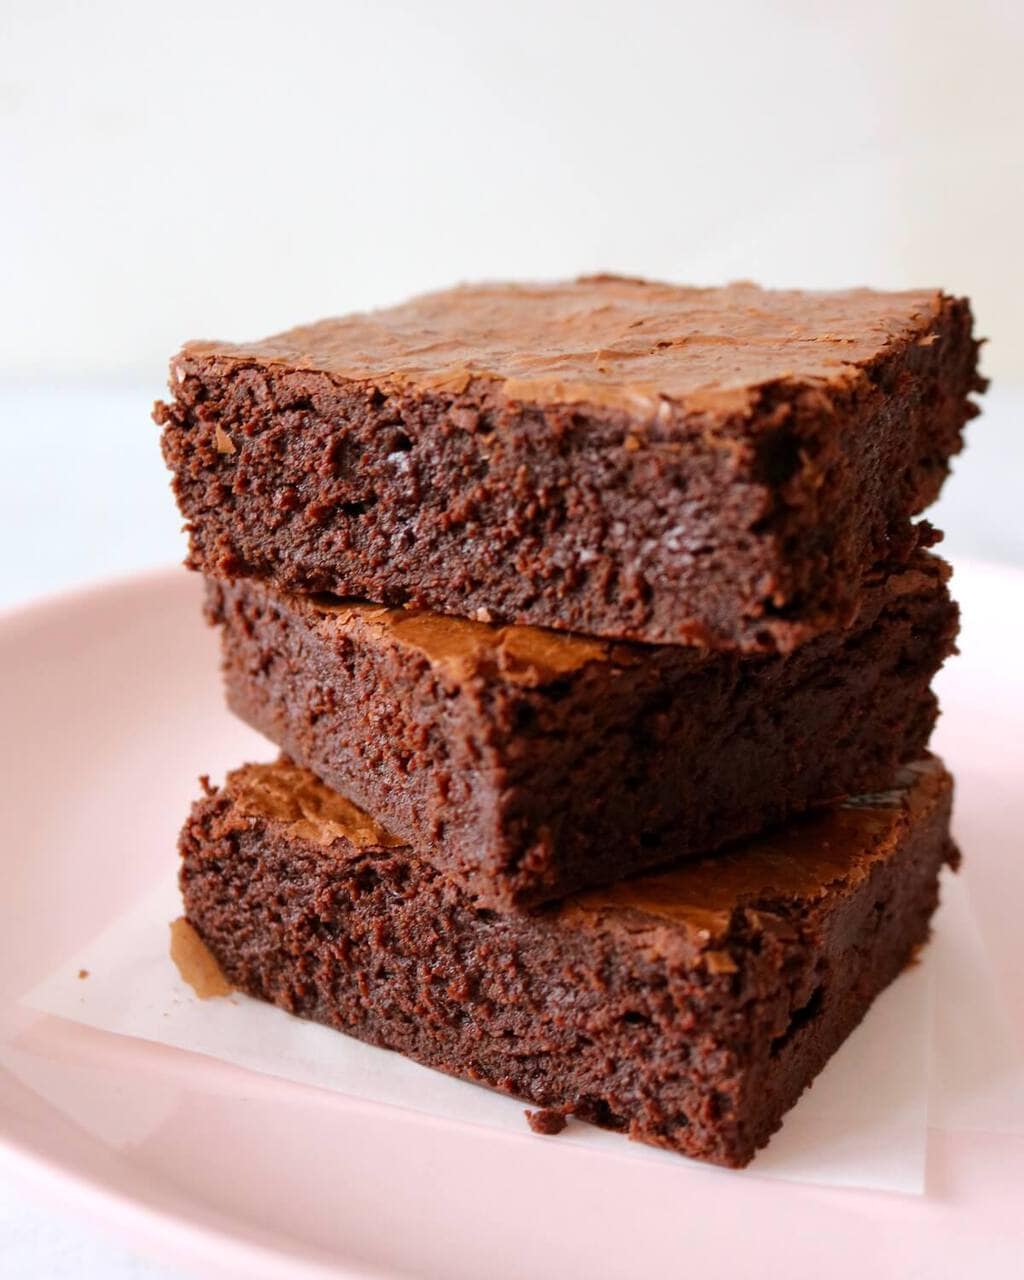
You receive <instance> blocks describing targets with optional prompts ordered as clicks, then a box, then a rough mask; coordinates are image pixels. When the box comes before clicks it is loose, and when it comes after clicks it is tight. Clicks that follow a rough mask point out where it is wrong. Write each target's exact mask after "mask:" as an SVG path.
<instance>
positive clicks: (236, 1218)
mask: <svg viewBox="0 0 1024 1280" xmlns="http://www.w3.org/2000/svg"><path fill="white" fill-rule="evenodd" d="M956 587H957V592H958V594H959V596H960V598H961V600H962V601H963V604H964V608H965V615H966V618H967V624H966V626H965V633H964V639H963V643H962V648H963V651H964V654H963V657H961V658H960V659H959V660H957V661H956V662H955V663H953V664H951V665H950V667H949V669H948V670H947V671H946V672H944V673H943V676H942V678H941V680H942V694H943V699H944V705H945V709H946V711H945V716H944V718H943V721H942V725H941V728H940V731H939V734H938V736H937V743H936V745H937V749H938V750H939V751H941V752H942V753H943V754H944V755H945V756H946V758H947V760H948V761H949V762H950V763H951V765H952V766H953V768H954V770H955V772H956V773H957V776H958V782H959V791H958V837H959V840H960V842H961V844H962V845H963V847H964V849H965V851H966V852H967V854H968V867H967V871H966V873H965V874H966V876H967V881H968V885H969V889H970V894H971V898H972V901H973V904H974V908H975V912H976V914H977V916H978V919H979V921H980V923H981V925H982V929H983V932H984V935H985V937H986V940H987V941H988V943H989V946H990V951H991V958H992V962H993V971H994V974H995V975H996V980H997V981H998V982H999V984H1000V986H1001V987H1002V989H1003V990H1004V992H1005V993H1006V997H1007V999H1008V1001H1009V1003H1010V1008H1011V1013H1012V1017H1013V1018H1014V1020H1015V1022H1016V1025H1017V1026H1018V1027H1020V1026H1022V1025H1024V985H1022V984H1021V983H1020V981H1019V977H1020V972H1021V956H1022V952H1021V943H1020V930H1019V927H1018V925H1017V919H1018V918H1019V912H1020V907H1019V904H1020V903H1021V902H1022V901H1024V895H1022V889H1024V849H1022V848H1021V847H1020V837H1019V831H1020V828H1021V821H1020V819H1021V807H1020V788H1021V782H1022V776H1021V775H1022V770H1021V764H1022V746H1021V744H1022V743H1024V664H1022V663H1021V660H1020V655H1019V637H1020V635H1021V634H1022V633H1024V574H1022V573H1021V572H1019V571H1015V570H1010V569H998V568H995V567H992V566H985V565H978V564H973V565H965V566H963V568H962V570H961V572H960V573H959V574H958V576H957V579H956ZM198 598H199V585H198V583H197V582H196V581H195V580H194V579H191V578H189V577H188V576H187V575H186V574H184V573H182V572H180V571H173V572H172V571H167V572H162V573H158V574H153V575H150V576H147V577H143V578H138V579H134V580H130V581H126V582H121V583H115V584H112V585H108V586H102V587H98V588H95V589H93V590H90V591H86V592H81V593H77V594H73V595H68V596H63V597H60V598H59V599H56V600H53V601H51V602H46V603H43V604H40V605H37V606H35V607H33V608H31V609H27V610H24V611H21V612H17V613H13V614H10V615H8V616H7V617H6V618H5V619H3V620H0V680H2V682H3V695H2V704H0V705H2V706H3V710H4V717H5V725H4V729H5V733H4V738H5V751H6V760H5V763H4V769H3V777H4V782H5V786H6V788H7V800H6V805H5V817H6V828H5V839H4V842H3V846H2V852H0V870H2V875H3V882H4V892H3V894H2V895H0V936H2V937H3V938H4V943H5V947H4V950H5V961H4V965H3V967H2V973H0V1066H2V1068H3V1073H2V1075H0V1138H2V1142H3V1154H4V1156H5V1157H6V1158H7V1160H8V1161H9V1162H10V1163H11V1164H12V1165H13V1166H16V1167H18V1168H19V1169H20V1170H21V1171H22V1172H23V1173H24V1176H25V1178H26V1179H27V1180H31V1181H33V1182H35V1183H37V1184H38V1185H40V1186H41V1187H45V1188H49V1190H50V1191H52V1192H53V1193H55V1194H56V1195H57V1196H59V1197H61V1198H62V1199H63V1200H65V1201H66V1202H68V1203H69V1204H77V1205H79V1206H80V1208H81V1210H82V1211H83V1212H84V1213H86V1214H88V1215H89V1216H90V1217H91V1218H93V1219H94V1220H97V1221H101V1222H106V1223H108V1224H110V1226H111V1227H112V1228H113V1229H114V1230H116V1231H117V1232H118V1233H119V1234H121V1235H122V1236H128V1237H130V1239H131V1241H132V1242H133V1243H135V1244H136V1245H138V1246H141V1247H143V1248H145V1249H147V1250H149V1251H150V1252H152V1253H154V1254H158V1255H160V1256H162V1257H163V1258H165V1259H167V1260H172V1261H175V1262H178V1263H180V1264H183V1265H191V1266H193V1267H195V1268H197V1269H198V1270H199V1271H200V1272H201V1274H203V1275H204V1276H210V1275H223V1276H232V1277H245V1278H246V1280H259V1278H260V1277H288V1278H289V1280H295V1278H299V1280H301V1278H302V1277H313V1276H324V1277H325V1276H328V1275H330V1276H339V1275H343V1276H383V1275H387V1276H398V1275H402V1276H410V1275H415V1276H437V1277H445V1278H446V1280H458V1278H459V1277H467V1278H470V1277H472V1280H480V1277H484V1276H486V1277H488V1278H489V1280H491V1278H493V1280H500V1278H501V1277H513V1276H531V1277H533V1276H537V1277H539V1276H548V1275H551V1276H608V1277H615V1276H642V1275H651V1274H655V1273H666V1274H680V1273H684V1272H689V1271H694V1270H696V1271H698V1272H699V1274H701V1275H702V1276H705V1277H709V1278H710V1277H717V1276H722V1277H725V1276H730V1277H733V1276H744V1275H758V1276H762V1277H764V1276H766V1277H772V1276H783V1275H784V1276H786V1277H799V1276H812V1275H813V1276H819V1275H824V1276H828V1277H830V1278H831V1280H841V1278H842V1277H844V1276H851V1277H852V1276H854V1275H856V1276H858V1277H862V1276H863V1274H864V1273H865V1271H867V1272H868V1273H869V1274H870V1273H873V1274H875V1275H878V1274H882V1275H886V1276H889V1275H891V1276H929V1277H937V1276H946V1275H949V1276H964V1275H968V1274H972V1273H979V1274H980V1273H989V1274H996V1275H1008V1274H1010V1273H1011V1270H1012V1268H1013V1266H1014V1263H1015V1260H1016V1263H1018V1264H1019V1262H1020V1248H1021V1214H1020V1206H1021V1187H1024V1137H1021V1136H1020V1135H1017V1136H1013V1135H1011V1134H996V1133H977V1132H973V1133H969V1132H956V1133H950V1132H945V1131H939V1130H934V1129H933V1130H932V1131H931V1133H930V1138H929V1155H928V1190H927V1194H926V1195H925V1196H924V1197H911V1196H901V1195H892V1194H880V1193H877V1192H866V1191H850V1190H833V1189H823V1188H815V1187H805V1186H801V1185H798V1184H794V1183H787V1182H780V1181H769V1180H767V1179H764V1178H761V1177H758V1176H757V1174H756V1172H753V1171H752V1172H749V1173H746V1174H738V1175H733V1174H726V1173H721V1172H718V1171H715V1170H709V1169H704V1168H701V1167H699V1166H695V1165H692V1164H690V1163H688V1162H686V1161H682V1160H680V1161H679V1164H678V1166H675V1167H673V1166H670V1165H668V1164H662V1163H653V1162H652V1163H645V1162H639V1161H635V1160H631V1159H629V1158H624V1157H620V1156H618V1155H617V1154H615V1153H614V1152H612V1153H605V1152H603V1151H602V1152H594V1151H588V1150H586V1149H584V1148H580V1147H576V1146H572V1145H567V1144H564V1143H559V1142H558V1141H556V1140H541V1139H537V1138H534V1137H532V1136H531V1135H530V1134H529V1133H528V1132H527V1130H526V1129H525V1126H524V1130H523V1134H522V1136H516V1135H513V1134H508V1133H499V1132H494V1131H491V1130H484V1129H478V1128H474V1127H471V1126H468V1125H460V1124H456V1123H452V1122H449V1121H439V1120H431V1119H429V1118H426V1117H424V1116H422V1115H416V1114H412V1113H409V1112H406V1111H404V1110H399V1109H396V1108H391V1107H384V1106H380V1105H376V1104H372V1103H367V1102H359V1101H354V1100H350V1099H348V1098H346V1097H343V1096H340V1095H335V1094H329V1093H326V1092H321V1091H319V1090H315V1089H308V1088H304V1087H301V1086H299V1085H294V1084H288V1083H284V1082H281V1081H278V1080H274V1079H270V1078H267V1077H263V1076H256V1075H253V1074H250V1073H248V1072H245V1071H241V1070H239V1069H236V1068H233V1067H229V1066H226V1065H224V1064H221V1063H217V1062H214V1061H211V1060H209V1059H206V1058H202V1057H200V1056H198V1055H195V1054H189V1053H183V1052H180V1051H176V1050H172V1049H169V1048H165V1047H162V1046H158V1045H154V1044H149V1043H144V1042H141V1041H136V1040H130V1039H125V1038H121V1037H118V1036H112V1035H106V1034H103V1033H100V1032H97V1031H92V1030H89V1029H88V1028H85V1027H82V1026H78V1025H76V1024H73V1023H70V1022H64V1021H61V1020H58V1019H54V1018H48V1017H43V1016H40V1015H38V1014H33V1013H30V1012H28V1011H26V1010H24V1009H22V1008H20V1007H19V1006H18V1004H17V1000H18V997H19V996H20V995H21V994H22V993H23V992H25V991H26V990H27V989H28V988H29V987H30V986H32V985H33V984H34V983H36V982H37V981H39V980H40V979H41V978H43V977H44V976H45V975H46V974H47V973H48V972H49V971H50V970H51V969H52V968H53V967H54V966H55V965H57V964H58V963H59V962H60V961H61V960H62V959H63V958H64V957H66V956H67V955H68V954H69V953H70V952H72V951H73V950H75V949H76V948H77V947H78V946H79V945H80V944H82V943H84V942H85V941H87V940H88V938H89V937H91V936H92V935H93V934H95V933H96V932H97V931H98V930H99V929H100V928H101V927H102V926H103V925H104V924H106V923H107V922H108V921H109V920H110V919H111V918H112V917H113V916H114V915H115V914H116V913H117V912H119V911H120V910H122V909H123V908H125V907H127V906H128V905H129V904H130V903H131V902H132V901H133V900H134V899H135V898H136V897H137V896H138V895H139V894H140V893H141V892H142V891H143V890H144V889H146V888H147V887H148V886H149V885H150V884H152V883H153V882H154V880H155V879H157V878H158V877H159V875H160V874H161V873H162V872H165V871H166V868H167V865H168V860H170V859H173V857H174V841H175V835H176V832H177V829H178V827H179V825H180V823H181V820H182V818H183V816H184V814H185V812H186V809H187V807H188V805H189V803H190V801H191V800H192V798H193V796H194V793H195V791H196V782H195V779H196V775H197V774H199V773H200V772H209V773H210V774H212V775H214V776H217V775H219V774H222V773H223V771H224V770H225V769H226V768H228V767H230V766H233V765H235V764H237V763H239V762H241V761H242V760H243V759H246V758H257V759H259V758H268V755H269V749H268V747H267V746H266V744H265V743H263V742H262V741H261V740H260V739H258V738H257V737H256V736H255V735H254V734H252V733H250V732H249V731H247V730H246V729H244V728H243V727H242V726H241V725H238V724H236V723H235V722H234V721H233V720H232V719H231V718H230V717H229V716H228V715H227V713H226V712H225V711H224V710H223V708H222V702H221V693H220V688H219V685H218V676H217V661H216V656H215V645H214V637H213V636H212V635H211V634H209V633H208V632H207V631H206V630H205V629H204V628H203V626H202V625H201V624H200V622H199V621H198ZM1008 902H1009V903H1013V904H1016V905H1015V906H1014V908H1013V909H1012V910H1007V909H1006V904H1007V903H1008ZM1014 975H1016V977H1015V980H1012V981H1011V979H1014ZM984 1052H985V1046H984V1045H979V1046H978V1053H979V1054H984ZM624 1145H625V1144H624Z"/></svg>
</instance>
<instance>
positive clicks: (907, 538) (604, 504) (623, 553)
mask: <svg viewBox="0 0 1024 1280" xmlns="http://www.w3.org/2000/svg"><path fill="white" fill-rule="evenodd" d="M977 351H978V344H977V342H976V341H975V340H974V338H973V336H972V331H971V314H970V308H969V306H968V304H967V302H966V301H965V300H963V299H956V298H951V297H948V296H946V295H945V294H942V293H938V292H934V291H928V290H919V291H913V292H905V293H877V292H872V291H870V290H866V289H857V290H850V291H846V292H836V293H807V292H796V291H771V290H763V289H760V288H758V287H757V286H755V285H752V284H733V285H729V286H727V287H725V288H720V289H695V288H680V287H676V286H670V285H663V284H654V283H648V282H645V281H640V280H627V279H620V278H617V277H611V276H599V277H593V278H589V279H583V280H578V281H575V282H573V283H565V284H555V285H478V286H467V287H463V288H457V289H452V290H448V291H446V292H443V293H436V294H431V295H428V296H425V297H422V298H417V299H414V300H413V301H411V302H409V303H406V304H405V305H403V306H399V307H394V308H391V309H389V310H386V311H377V312H371V313H368V314H363V315H353V316H348V317H346V318H343V319H338V320H325V321H321V322H320V323H318V324H314V325H309V326H307V327H304V328H299V329H293V330H291V331H290V332H288V333H284V334H281V335H280V336H278V337H275V338H269V339H266V340H265V341H262V342H254V343H248V344H238V345H233V344H228V343H218V342H194V343H190V344H188V345H187V346H186V347H185V348H184V349H183V351H182V352H181V353H180V354H179V355H178V356H177V357H175V359H174V360H173V361H172V365H171V388H172V391H173V399H171V400H170V401H169V402H168V403H166V404H164V403H161V404H158V405H157V407H156V412H155V416H156V420H157V421H158V422H159V423H160V424H162V426H163V429H164V431H163V448H164V456H165V458H166V460H167V462H168V465H169V466H170V468H171V470H172V471H173V473H174V488H175V493H176V495H177V498H178V501H179V504H180V506H181V509H182V512H183V513H184V515H185V517H186V519H187V521H188V527H189V531H190V534H191V544H190V553H189V563H190V564H191V565H192V567H194V568H198V569H201V570H203V571H204V572H206V573H208V574H212V575H214V576H219V577H222V578H235V577H247V576H251V577H258V578H263V579H266V580H268V581H269V582H270V583H271V584H272V585H273V586H275V587H277V588H279V589H283V590H287V591H292V592H295V591H299V592H331V593H333V594H335V595H339V596H358V597H360V598H363V599H367V600H372V601H376V602H378V603H381V604H386V605H403V604H410V605H416V606H419V607H424V608H429V609H433V610H436V611H439V612H442V613H445V612H446V613H453V614H459V615H463V616H467V617H472V618H477V619H480V620H484V621H498V622H510V623H532V624H536V625H541V626H547V627H558V628H563V629H568V630H574V631H581V632H586V633H590V634H592V635H596V636H607V637H612V638H624V639H632V640H641V641H648V642H653V643H684V644H685V643H698V644H704V645H709V646H712V647H715V648H722V649H742V650H748V651H749V650H779V651H783V652H785V651H788V650H790V649H792V648H793V647H794V646H796V645H798V644H800V643H802V642H803V641H805V640H807V639H809V638H811V637H812V636H814V635H816V634H818V633H820V632H821V631H824V630H827V629H830V628H833V627H836V626H843V625H845V624H846V623H847V622H848V621H849V620H850V619H851V618H852V617H853V616H854V614H855V612H856V609H857V606H858V603H859V599H860V594H861V588H862V584H863V582H864V580H865V577H866V575H867V573H868V571H869V570H870V569H871V567H872V566H873V565H874V564H875V563H876V562H878V561H882V560H885V561H887V562H890V563H891V562H893V561H894V560H896V561H898V560H899V559H901V558H904V557H906V556H907V555H909V553H910V552H911V551H912V550H913V548H914V547H915V545H917V544H918V543H919V542H920V541H921V540H922V536H921V530H922V528H926V526H921V525H918V526H915V525H914V524H913V523H912V519H911V517H912V516H914V515H915V514H916V513H918V512H920V511H921V510H923V509H924V508H925V507H926V506H927V505H928V504H929V503H930V502H931V501H932V500H933V499H934V498H935V497H936V496H937V494H938V492H939V489H940V487H941V484H942V481H943V479H944V477H945V475H946V473H947V470H948V466H949V459H950V457H951V455H953V454H954V453H956V452H957V451H958V449H959V448H960V434H961V429H962V427H963V425H964V423H965V422H966V421H967V419H968V418H970V417H971V416H972V415H973V413H974V412H975V409H974V406H973V405H972V403H971V401H970V400H969V398H968V397H969V393H970V392H971V391H975V390H980V389H982V388H983V385H984V384H983V382H982V380H981V379H980V378H979V376H978V373H977Z"/></svg>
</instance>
